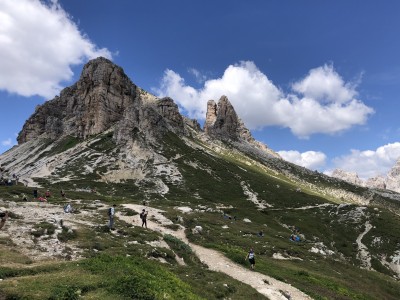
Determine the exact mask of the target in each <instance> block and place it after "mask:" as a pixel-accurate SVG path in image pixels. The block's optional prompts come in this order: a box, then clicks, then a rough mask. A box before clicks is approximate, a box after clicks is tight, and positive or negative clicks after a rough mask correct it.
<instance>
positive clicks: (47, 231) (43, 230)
mask: <svg viewBox="0 0 400 300" xmlns="http://www.w3.org/2000/svg"><path fill="white" fill-rule="evenodd" d="M33 228H34V230H32V231H31V234H32V235H33V236H34V237H36V238H38V237H41V236H43V235H53V234H54V233H55V231H56V229H57V227H56V226H55V225H54V224H52V223H48V222H40V223H39V224H35V226H34V227H33Z"/></svg>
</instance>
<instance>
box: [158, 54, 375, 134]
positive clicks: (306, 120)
mask: <svg viewBox="0 0 400 300" xmlns="http://www.w3.org/2000/svg"><path fill="white" fill-rule="evenodd" d="M355 88H356V85H355V83H351V82H349V83H346V82H345V81H344V80H343V79H342V77H341V76H340V75H339V74H338V73H337V72H336V71H335V70H334V68H333V66H331V65H324V66H322V67H319V68H316V69H312V70H310V72H309V73H308V74H307V75H306V76H305V77H304V78H302V79H300V80H299V81H297V82H294V83H293V84H292V90H291V91H290V92H289V93H284V92H283V91H282V90H281V89H280V88H279V87H277V86H276V85H275V84H274V83H273V82H272V81H271V80H270V79H269V78H268V77H267V76H266V75H265V74H264V73H262V72H261V71H260V70H259V69H258V68H257V66H256V65H255V64H254V62H251V61H242V62H240V63H237V64H234V65H230V66H228V67H227V69H226V70H225V71H224V73H223V75H222V76H221V77H220V78H217V79H208V80H206V81H205V82H204V86H203V87H202V88H200V89H196V88H194V87H191V86H189V85H187V84H186V83H185V80H184V78H182V77H181V76H180V75H179V74H178V73H176V72H174V71H173V70H166V71H165V73H164V76H163V78H162V81H161V84H160V87H159V88H155V89H153V92H155V93H156V94H157V95H159V96H170V97H172V98H173V99H174V100H175V101H176V102H177V104H178V105H179V106H180V108H181V109H182V110H183V111H184V112H185V113H187V114H188V116H189V117H191V118H197V119H200V120H203V119H204V118H205V110H206V107H207V105H206V103H207V101H208V100H210V99H214V100H218V99H219V98H220V97H221V96H222V95H226V96H228V98H229V100H230V101H231V102H232V104H233V105H234V107H235V109H236V111H237V113H238V114H239V116H240V117H241V118H242V119H243V121H244V122H245V124H246V126H247V127H249V128H250V129H261V128H264V127H266V126H280V127H286V128H290V130H291V131H292V132H293V134H295V135H296V136H298V137H300V138H308V137H309V136H310V135H312V134H315V133H325V134H334V133H337V132H340V131H343V130H346V129H349V128H351V127H352V126H354V125H361V124H364V123H365V122H366V120H367V118H368V116H369V115H370V114H372V113H373V112H374V111H373V109H372V108H370V107H368V106H366V105H365V104H364V103H363V102H362V101H361V100H358V99H357V98H356V97H357V91H356V89H355Z"/></svg>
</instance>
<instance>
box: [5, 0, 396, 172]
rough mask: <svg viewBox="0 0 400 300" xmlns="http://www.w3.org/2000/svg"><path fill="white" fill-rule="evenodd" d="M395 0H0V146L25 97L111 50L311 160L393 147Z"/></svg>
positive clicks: (359, 164)
mask: <svg viewBox="0 0 400 300" xmlns="http://www.w3.org/2000/svg"><path fill="white" fill-rule="evenodd" d="M399 36H400V2H399V1H395V0H393V1H380V2H378V1H369V0H366V1H347V0H346V1H345V0H342V1H320V0H315V1H311V0H310V1H306V0H305V1H262V0H259V1H257V0H254V1H235V0H229V1H224V0H220V1H205V0H204V1H184V0H179V1H178V0H173V1H163V0H159V1H155V0H153V1H152V0H147V1H128V0H119V1H112V2H110V1H106V0H85V1H76V0H75V1H73V0H69V1H67V0H61V1H55V0H53V1H42V2H40V1H38V0H19V1H14V0H1V1H0V104H1V110H0V112H1V118H0V126H1V128H2V129H1V130H0V152H4V151H6V150H7V149H8V148H10V147H11V146H12V145H13V144H15V143H16V140H15V139H16V135H17V134H18V132H19V131H20V130H21V128H22V126H23V124H24V122H25V120H26V119H27V118H28V117H29V116H30V115H31V114H32V113H33V112H34V110H35V107H36V105H38V104H42V103H43V102H44V101H46V100H48V99H52V98H53V97H54V96H55V95H57V94H58V93H59V91H60V89H62V88H63V87H66V86H68V85H71V84H72V83H74V82H75V81H76V80H77V79H78V78H79V75H80V71H81V69H82V66H83V64H84V63H85V62H87V61H88V60H89V59H90V58H94V57H97V56H99V55H102V56H106V57H108V58H110V59H112V60H113V61H114V62H115V63H116V64H118V65H120V66H122V67H123V69H124V70H125V72H126V73H127V75H128V76H129V77H130V78H131V79H132V81H133V82H134V83H136V84H137V85H139V86H140V87H142V88H144V89H146V90H148V91H150V92H152V93H154V94H156V95H158V96H171V97H172V98H173V99H174V100H175V101H176V103H177V104H178V105H179V107H180V109H181V112H183V113H184V114H186V115H187V116H190V117H194V118H197V119H199V121H200V122H202V121H203V120H204V116H205V109H206V105H205V104H206V101H207V100H209V99H214V100H218V99H219V97H220V96H221V95H223V94H225V95H227V96H228V98H229V99H230V101H231V102H232V103H233V105H234V107H235V109H236V111H237V112H238V114H239V116H240V117H241V118H242V119H243V120H244V122H245V124H246V125H247V126H248V127H249V128H250V129H251V130H252V133H253V135H254V137H255V138H256V139H257V140H259V141H262V142H264V143H266V144H267V145H268V146H269V147H270V148H272V149H273V150H275V151H278V152H279V153H280V154H281V156H282V157H284V158H285V159H287V160H290V161H293V162H295V163H297V164H301V165H304V166H306V167H309V168H311V169H318V170H320V171H325V172H329V170H332V169H334V168H342V169H344V170H346V171H353V172H358V173H359V175H360V176H361V177H362V178H368V177H372V176H375V175H378V174H385V173H386V172H387V171H388V170H389V168H390V167H392V166H393V164H394V163H395V162H396V160H397V159H398V157H400V124H399V122H398V118H397V114H398V113H399V111H400V109H399V106H400V103H399V101H398V97H399V95H400V54H399V53H400V39H399Z"/></svg>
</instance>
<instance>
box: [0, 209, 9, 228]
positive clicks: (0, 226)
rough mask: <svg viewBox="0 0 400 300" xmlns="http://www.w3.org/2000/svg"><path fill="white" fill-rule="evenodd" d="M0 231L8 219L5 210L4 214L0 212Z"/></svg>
mask: <svg viewBox="0 0 400 300" xmlns="http://www.w3.org/2000/svg"><path fill="white" fill-rule="evenodd" d="M0 218H1V220H0V230H1V229H2V228H3V227H4V225H5V224H6V221H7V219H8V211H7V210H6V211H5V212H1V213H0Z"/></svg>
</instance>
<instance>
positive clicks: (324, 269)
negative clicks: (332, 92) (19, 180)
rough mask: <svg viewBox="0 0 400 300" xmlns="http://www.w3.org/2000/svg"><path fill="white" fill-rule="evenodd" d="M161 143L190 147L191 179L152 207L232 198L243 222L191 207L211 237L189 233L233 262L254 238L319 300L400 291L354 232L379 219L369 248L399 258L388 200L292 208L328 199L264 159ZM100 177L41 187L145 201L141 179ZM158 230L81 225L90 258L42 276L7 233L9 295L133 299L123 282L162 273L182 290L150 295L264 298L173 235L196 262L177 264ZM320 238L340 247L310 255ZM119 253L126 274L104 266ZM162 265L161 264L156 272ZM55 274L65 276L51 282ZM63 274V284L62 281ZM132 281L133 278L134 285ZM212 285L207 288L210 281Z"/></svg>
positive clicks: (283, 274) (269, 266)
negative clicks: (364, 266)
mask: <svg viewBox="0 0 400 300" xmlns="http://www.w3.org/2000/svg"><path fill="white" fill-rule="evenodd" d="M105 141H106V143H105V144H104V147H106V150H107V151H109V152H110V151H112V150H113V144H112V141H110V139H109V136H105ZM67 144H68V145H69V143H67ZM93 147H95V148H96V150H99V151H101V150H104V149H103V148H104V147H103V145H102V144H101V143H100V142H99V143H97V144H95V145H93ZM162 151H163V153H164V155H165V156H167V157H169V158H171V159H172V158H176V157H177V156H176V154H181V156H180V158H178V159H175V160H174V163H175V164H176V165H177V166H178V168H179V170H180V172H181V173H182V175H183V178H184V182H183V183H182V184H171V183H169V184H168V185H169V189H170V190H169V193H168V194H167V195H166V197H165V198H162V199H161V198H160V197H159V196H158V195H157V196H156V195H154V197H153V196H151V200H152V205H156V206H159V207H160V208H163V209H165V210H166V211H167V216H168V217H169V218H171V219H172V220H176V219H177V218H176V217H177V213H176V211H174V210H172V209H171V207H172V206H175V205H188V206H191V207H192V208H195V207H198V205H202V206H207V207H209V208H212V209H215V208H216V206H217V204H218V205H219V204H223V205H226V206H230V205H232V206H233V208H227V209H225V210H224V212H225V213H227V214H229V215H231V216H236V217H237V219H238V221H233V220H229V219H225V218H223V217H222V215H221V214H220V213H217V212H212V211H211V212H206V213H203V212H202V213H193V214H189V215H183V218H184V223H185V225H186V226H188V227H193V226H195V225H201V226H203V228H204V234H203V235H192V234H191V233H190V232H189V231H188V235H189V238H190V239H191V240H192V241H193V242H195V243H198V244H200V245H203V246H206V247H210V248H214V249H218V250H220V251H222V252H223V253H225V255H227V256H228V257H229V258H231V259H232V260H233V261H236V262H237V263H239V264H243V265H246V262H245V261H244V257H245V254H246V251H247V249H248V248H249V247H250V246H252V247H254V248H255V250H256V255H257V271H259V272H262V273H265V274H267V275H270V276H273V277H275V278H277V279H280V280H283V281H286V282H289V283H291V284H293V285H294V286H296V287H298V288H299V289H301V290H303V291H305V292H306V293H308V294H309V295H311V296H313V297H314V298H315V299H398V297H399V292H398V291H399V290H400V285H399V283H398V282H396V281H395V280H393V279H392V277H390V276H389V275H391V272H390V271H388V270H387V268H385V267H383V266H382V265H381V264H380V262H379V261H378V260H377V259H376V258H375V259H373V260H372V263H373V267H374V269H376V270H378V271H379V273H378V272H372V271H365V270H360V268H359V265H360V262H359V260H358V259H357V257H356V254H357V247H356V245H355V240H356V237H357V236H358V235H359V234H360V232H362V231H363V230H364V223H365V221H366V218H368V219H369V221H370V222H371V223H372V224H373V225H374V226H375V228H373V229H372V230H371V231H370V232H369V233H368V234H367V235H366V236H365V237H364V239H363V243H364V244H365V245H367V246H368V249H369V251H370V252H371V254H373V255H375V256H376V257H377V255H378V254H380V253H385V254H386V255H387V256H390V255H391V254H393V252H394V251H395V250H396V247H397V246H398V245H397V243H398V241H399V238H400V229H399V228H400V226H399V224H400V221H399V219H398V217H396V216H395V215H393V214H392V213H391V212H390V211H388V210H386V209H385V208H383V207H379V208H378V210H374V209H373V208H367V209H366V210H365V216H364V217H361V218H360V219H359V220H356V219H353V218H352V217H349V216H351V215H352V213H354V211H356V209H357V207H356V206H354V205H350V206H346V207H343V208H341V209H338V208H337V206H336V205H334V204H333V203H332V205H331V206H324V207H320V208H313V209H308V210H294V209H292V208H299V207H303V206H309V205H310V206H315V205H320V204H323V203H326V202H327V200H326V199H325V198H322V197H320V196H318V195H315V194H314V193H311V192H309V191H307V190H306V189H304V190H303V192H302V193H297V192H295V190H296V188H297V186H296V185H295V184H294V183H292V182H291V181H290V180H288V179H287V178H285V177H284V176H282V175H276V174H274V172H272V171H268V170H266V169H265V168H261V167H260V166H258V165H256V164H251V165H249V164H246V163H245V162H244V160H243V157H239V156H235V155H225V154H223V153H222V154H218V155H214V156H211V155H209V154H208V153H206V152H205V151H202V150H193V149H192V148H190V147H188V146H187V145H185V144H184V143H183V142H182V141H181V140H179V139H178V138H176V137H175V136H173V135H171V136H168V137H167V139H166V141H165V144H164V147H163V150H162ZM188 161H191V162H196V164H197V165H198V166H200V168H194V167H192V166H190V165H189V164H187V162H188ZM68 172H76V170H75V169H74V166H71V169H70V170H69V171H68ZM307 176H311V177H310V178H307V180H311V181H312V182H315V181H318V180H319V181H321V182H323V184H324V185H326V186H329V185H330V184H332V183H330V182H329V181H323V180H321V178H320V177H319V176H318V174H311V175H310V174H308V175H307ZM95 179H97V178H91V177H86V178H85V179H83V180H73V181H70V182H62V183H56V184H51V185H50V184H49V183H48V182H47V181H46V180H43V179H42V180H41V184H42V186H43V187H44V189H43V190H39V193H41V192H43V191H44V190H45V189H46V188H48V187H50V188H51V189H52V191H54V192H53V194H54V197H53V199H52V201H53V202H60V203H63V199H62V198H61V197H59V195H58V191H59V190H60V189H64V190H66V193H67V196H68V197H69V198H72V199H82V200H83V204H82V206H84V205H85V203H88V202H90V201H91V200H95V199H100V200H102V201H105V202H109V203H114V202H116V203H127V202H135V203H140V202H141V201H142V199H143V196H144V194H143V192H142V191H141V190H140V188H138V187H137V186H136V185H135V184H134V183H133V182H129V181H127V182H124V183H120V184H107V185H106V184H104V183H101V182H95V181H94V180H95ZM242 181H244V182H246V184H247V185H248V186H250V188H251V190H252V191H253V192H254V193H257V197H258V199H263V200H265V201H266V202H267V203H269V204H271V205H273V207H272V208H268V209H264V210H262V211H259V210H257V209H256V207H255V205H254V204H253V203H252V202H250V201H248V200H246V197H245V196H244V195H243V190H242V188H241V186H240V183H241V182H242ZM335 184H337V183H335ZM341 184H342V185H343V183H341ZM333 187H339V186H333ZM90 188H96V190H97V193H91V192H90ZM350 188H351V189H353V190H354V192H356V193H363V192H364V190H360V191H358V190H357V188H354V186H351V187H350ZM85 190H86V191H85ZM23 192H24V193H26V194H27V195H30V194H31V190H30V189H26V188H24V187H21V186H18V187H12V188H6V187H0V195H1V197H2V198H3V199H13V198H12V197H16V196H18V195H20V194H21V193H23ZM344 201H345V199H344ZM84 208H85V207H82V209H84ZM244 218H248V219H250V220H251V223H246V222H243V221H242V220H243V219H244ZM224 225H227V226H228V229H222V226H224ZM286 225H288V226H296V227H298V228H300V231H301V232H302V233H303V234H304V235H305V237H306V241H305V242H302V243H293V242H290V241H289V239H288V237H289V235H290V233H291V231H290V230H289V229H288V228H287V227H286ZM260 230H262V231H263V232H264V233H265V236H264V237H262V238H260V237H257V235H256V233H257V232H259V231H260ZM376 237H382V238H381V241H382V242H381V243H379V244H377V243H373V241H374V239H375V238H376ZM158 238H159V237H158V236H157V234H153V233H151V234H150V233H149V232H148V231H144V230H142V229H141V228H135V229H133V228H131V227H130V226H129V225H128V224H126V225H124V227H123V228H121V229H120V236H119V237H118V238H115V237H113V236H110V234H109V233H108V232H107V231H105V230H104V228H101V227H98V228H95V234H93V229H90V228H82V229H81V230H80V231H79V232H78V235H77V238H76V239H77V240H76V242H78V243H79V244H80V246H81V247H82V248H83V249H86V255H87V257H88V258H87V260H84V261H83V262H82V263H79V264H76V263H65V264H63V267H62V268H61V269H62V270H61V269H57V267H54V266H58V265H59V264H57V263H54V266H53V264H49V271H46V270H42V269H40V268H39V270H38V271H37V272H36V273H35V274H33V273H32V274H31V273H29V272H30V271H29V272H28V271H27V270H31V269H33V270H36V269H35V267H34V268H32V267H31V266H30V261H29V259H27V258H21V257H20V256H18V255H17V254H15V253H13V251H12V250H11V249H12V248H10V247H9V245H8V244H9V241H8V242H7V241H2V247H5V248H3V249H2V250H4V251H2V253H6V254H5V255H6V256H7V257H8V256H10V257H13V255H15V257H13V258H11V260H15V261H16V262H19V261H20V264H19V265H18V267H12V268H10V267H7V268H8V269H7V268H3V267H0V272H1V273H0V274H1V276H2V278H12V280H7V281H6V282H4V283H2V285H0V299H1V294H2V293H3V294H6V295H8V296H9V297H10V299H12V297H11V296H12V295H14V296H15V298H16V299H18V298H22V299H24V297H25V298H26V297H28V296H27V295H30V294H34V293H36V290H37V293H42V294H40V296H37V298H36V299H46V298H47V299H48V298H49V297H53V298H54V297H55V299H62V297H61V296H62V295H64V294H66V295H68V293H72V294H76V293H81V294H82V295H83V296H84V297H85V298H87V299H125V298H127V299H130V298H129V297H133V296H132V294H129V295H127V294H124V292H123V290H126V286H123V288H122V287H119V285H118V284H119V283H121V284H122V285H123V284H124V282H125V283H126V284H130V282H134V283H132V284H133V286H129V287H128V289H127V290H129V291H135V290H140V289H141V288H143V287H142V284H143V282H142V281H140V280H141V279H145V280H146V281H151V280H153V279H152V278H153V277H151V275H152V274H153V273H154V272H156V273H157V272H158V273H157V274H158V277H157V279H155V282H156V283H157V282H158V281H160V280H161V281H167V282H170V283H171V284H172V285H173V286H175V289H176V290H177V291H175V290H174V291H171V290H168V289H165V288H164V287H160V288H157V286H159V285H160V284H156V283H155V287H152V289H151V290H152V291H153V290H154V293H155V294H154V293H153V294H151V295H152V297H153V298H149V299H162V296H160V295H161V294H160V293H161V292H162V293H166V295H174V296H170V297H172V298H171V299H180V298H179V297H180V296H179V297H178V296H177V295H179V292H180V291H181V290H185V291H187V292H188V295H190V296H188V297H192V296H191V295H193V299H196V297H202V298H205V299H222V298H227V297H229V298H231V299H245V298H247V299H248V298H249V297H250V298H251V299H257V298H262V297H261V296H260V295H259V294H258V293H257V292H255V291H254V290H253V289H251V288H249V287H248V286H245V285H243V284H241V283H239V282H237V281H235V280H232V279H230V278H229V277H227V276H225V275H222V274H218V273H214V272H210V271H208V270H207V269H206V268H204V266H202V265H201V263H200V262H198V260H196V258H195V257H194V256H193V254H192V253H191V251H190V249H185V247H184V246H182V245H180V244H179V241H174V240H173V239H172V240H171V239H169V240H168V238H167V239H166V241H167V243H168V244H170V246H171V247H172V248H173V250H174V251H175V253H178V254H179V255H180V256H181V257H185V261H187V262H189V267H181V266H178V265H177V264H176V263H175V262H174V260H173V257H174V254H173V253H172V252H171V250H168V249H165V248H154V247H150V246H149V245H147V244H146V241H151V240H155V239H158ZM126 240H137V241H139V244H138V245H129V246H127V247H126V243H125V241H126ZM316 242H321V243H323V244H324V245H325V246H327V247H328V248H329V249H331V250H334V251H335V254H334V255H332V256H322V255H320V254H314V253H311V252H310V251H309V250H310V248H311V247H312V246H313V245H314V243H316ZM7 245H8V246H7ZM7 247H8V248H7ZM7 249H8V250H7ZM154 249H155V250H154ZM5 250H7V251H5ZM277 252H279V253H281V254H284V255H286V256H292V257H297V258H299V260H275V259H272V258H271V257H272V254H274V253H277ZM99 253H101V255H100V256H98V255H99ZM115 254H116V255H118V257H117V258H114V257H111V256H112V255H115ZM110 255H111V256H110ZM126 255H130V257H126ZM132 257H138V258H143V257H163V258H165V259H166V260H167V261H168V262H169V263H170V265H162V264H161V265H160V264H157V263H155V262H151V261H148V260H143V259H140V260H139V261H138V260H135V259H134V258H132ZM0 258H1V257H0ZM114 259H115V261H114ZM300 259H301V260H300ZM110 261H112V263H113V264H115V265H116V266H117V273H118V274H119V275H118V276H121V277H117V278H118V279H119V280H118V281H116V280H115V279H116V278H114V277H113V276H110V274H109V272H107V271H105V269H104V266H102V265H105V264H107V263H109V262H110ZM122 265H127V266H129V267H127V269H128V271H126V272H125V271H124V270H119V269H118V268H122V267H121V266H122ZM143 268H144V269H149V270H152V272H150V274H147V273H146V274H143V273H141V272H142V269H143ZM153 268H156V271H154V270H153ZM64 269H65V272H64ZM19 272H21V273H19ZM26 272H28V273H26ZM7 274H8V275H7ZM10 274H11V275H10ZM63 274H64V275H63ZM62 276H64V277H62ZM149 276H150V277H149ZM48 277H49V278H50V277H51V278H56V279H57V280H53V281H50V280H48ZM58 279H59V281H60V282H59V284H58V283H57V284H56V283H55V282H58ZM124 279H127V281H128V282H129V283H128V282H127V281H124ZM35 282H40V284H41V285H43V286H44V288H43V289H40V288H38V287H36V288H35V287H34V286H36V285H37V284H36V285H35ZM82 282H85V284H83V283H82ZM158 283H160V282H158ZM16 284H18V285H16ZM224 284H226V285H224ZM160 286H162V285H160ZM189 286H190V287H189ZM204 286H207V288H206V289H205V288H204ZM117 287H118V288H117ZM33 291H34V292H33ZM143 291H145V290H143ZM146 293H150V292H141V295H144V294H146ZM157 293H158V294H157ZM57 295H58V296H57ZM59 295H61V296H59ZM35 297H36V296H35ZM35 297H34V298H35ZM57 297H58V298H57ZM30 299H32V298H30ZM138 299H141V298H138ZM143 299H146V298H143ZM181 299H189V298H181Z"/></svg>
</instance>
